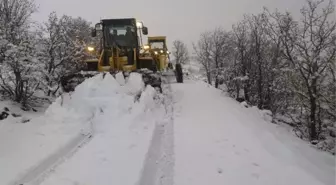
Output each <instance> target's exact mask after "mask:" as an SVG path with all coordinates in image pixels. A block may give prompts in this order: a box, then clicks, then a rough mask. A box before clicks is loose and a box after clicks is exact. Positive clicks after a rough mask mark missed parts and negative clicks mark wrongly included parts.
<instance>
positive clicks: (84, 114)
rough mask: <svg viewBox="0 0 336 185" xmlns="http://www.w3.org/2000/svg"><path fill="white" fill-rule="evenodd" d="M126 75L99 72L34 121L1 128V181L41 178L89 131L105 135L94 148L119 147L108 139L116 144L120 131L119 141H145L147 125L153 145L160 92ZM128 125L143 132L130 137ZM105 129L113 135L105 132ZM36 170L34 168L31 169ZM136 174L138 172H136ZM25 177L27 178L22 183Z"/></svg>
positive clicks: (140, 80) (134, 76) (54, 103)
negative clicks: (138, 97)
mask: <svg viewBox="0 0 336 185" xmlns="http://www.w3.org/2000/svg"><path fill="white" fill-rule="evenodd" d="M122 79H123V78H120V76H119V77H116V79H115V78H114V77H113V76H112V75H110V74H109V73H106V74H98V75H96V76H94V77H92V78H90V79H87V80H85V81H84V82H83V83H81V84H80V85H78V86H77V87H76V89H75V91H74V92H72V93H69V94H63V95H62V96H60V97H59V98H57V99H56V100H55V102H53V103H52V104H51V105H50V106H49V107H48V109H47V110H46V111H45V114H44V115H42V116H40V117H38V118H35V119H32V120H31V121H30V122H29V124H25V125H22V124H20V125H13V124H9V123H8V124H4V125H2V129H1V130H0V149H1V151H0V156H1V157H0V174H1V179H0V184H4V185H6V184H9V183H13V182H19V183H25V182H26V181H28V180H31V179H29V178H30V177H33V176H38V175H39V174H38V173H40V172H42V171H38V170H40V168H41V167H44V166H46V164H45V163H46V162H47V163H48V164H49V163H50V164H52V160H56V159H57V158H61V157H63V155H65V153H66V152H68V151H67V150H71V148H64V147H66V146H68V144H69V143H73V142H74V140H76V138H77V139H78V137H79V136H82V135H83V134H84V135H86V134H88V133H92V134H94V133H95V131H96V132H97V135H100V134H101V135H102V136H96V137H97V138H100V141H99V142H100V143H98V144H97V143H96V142H98V141H96V140H95V141H94V139H93V140H92V142H93V143H96V145H95V146H93V148H95V147H99V146H101V147H102V148H100V150H104V147H107V148H109V149H113V145H111V146H105V145H104V143H105V144H108V143H109V142H110V141H111V142H112V140H115V139H116V138H115V137H116V135H119V134H121V135H119V136H118V137H119V139H121V138H120V137H124V139H125V140H127V138H126V137H130V139H131V140H132V142H135V143H136V141H139V142H140V141H142V140H143V139H142V138H139V137H140V136H143V135H141V134H140V133H141V132H142V131H143V128H144V127H145V128H146V129H145V133H144V134H145V136H147V137H143V138H144V140H143V143H144V145H146V143H147V142H148V143H149V141H148V140H150V137H151V129H152V128H153V127H154V125H155V124H154V123H155V119H154V118H155V117H154V118H151V117H149V116H150V115H152V114H153V113H151V110H160V109H158V107H160V105H157V103H156V102H155V101H154V96H156V91H155V90H154V89H153V88H152V87H151V86H147V87H146V88H144V87H143V82H142V78H141V75H139V74H136V73H134V74H133V73H132V74H131V76H130V78H129V79H128V80H127V82H126V83H125V84H123V80H122ZM139 84H140V85H139ZM143 90H144V91H143ZM137 94H141V96H140V99H139V100H138V101H134V100H135V98H134V96H136V95H137ZM162 112H163V111H162ZM144 113H145V114H144ZM160 115H162V113H161V114H160V113H158V114H157V116H160ZM146 116H148V117H146ZM8 121H11V119H8ZM127 123H128V124H127ZM0 124H1V122H0ZM92 126H93V127H92ZM93 128H94V130H92V129H93ZM128 128H133V130H132V132H135V130H136V129H139V128H141V130H140V131H141V132H140V131H138V130H137V131H136V132H139V133H138V135H135V136H130V134H128V135H127V133H125V132H127V130H128ZM104 133H112V134H110V135H104ZM106 137H109V142H106V140H105V139H106ZM119 139H117V140H116V141H114V145H118V142H120V140H119ZM75 144H76V143H75ZM130 145H131V144H130ZM126 148H127V147H126ZM142 150H143V151H141V152H142V157H143V158H144V155H145V154H146V150H145V148H144V149H142ZM22 154H24V156H25V157H24V158H22ZM55 154H57V155H56V156H55ZM110 154H111V153H110ZM123 155H124V154H121V155H120V156H123ZM51 156H52V157H53V158H51ZM111 156H112V154H111ZM91 157H92V156H90V158H91ZM139 157H141V155H140V156H139ZM133 158H136V156H134V157H133ZM125 160H126V159H125ZM125 160H124V161H125ZM82 162H83V161H81V163H82ZM139 165H140V166H141V164H139ZM8 166H11V168H8ZM139 168H140V167H139ZM36 169H38V170H36ZM136 169H137V168H135V169H134V170H136ZM80 170H81V169H78V171H80ZM32 171H34V172H33V173H31V172H32ZM135 173H137V172H135V171H134V174H135ZM28 177H29V178H28ZM20 179H25V180H26V181H25V182H21V181H20ZM61 184H63V183H61Z"/></svg>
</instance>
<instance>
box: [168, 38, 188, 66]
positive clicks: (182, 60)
mask: <svg viewBox="0 0 336 185" xmlns="http://www.w3.org/2000/svg"><path fill="white" fill-rule="evenodd" d="M172 54H173V56H174V59H175V62H176V63H177V64H186V63H187V62H189V52H188V48H187V46H186V45H185V44H184V43H183V42H182V41H181V40H174V42H173V51H172Z"/></svg>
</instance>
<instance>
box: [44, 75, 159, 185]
mask: <svg viewBox="0 0 336 185" xmlns="http://www.w3.org/2000/svg"><path fill="white" fill-rule="evenodd" d="M101 77H102V76H96V77H95V79H101ZM118 81H120V79H119V80H118ZM121 81H122V80H121ZM92 82H94V83H91V82H90V81H86V84H83V85H82V86H79V87H78V88H77V89H76V90H75V92H74V94H72V96H74V97H75V96H76V98H72V99H71V100H68V101H67V105H70V104H71V106H69V107H71V108H73V107H76V108H77V111H79V112H80V113H81V114H82V113H83V114H88V115H86V116H87V118H89V117H90V114H92V113H94V115H93V116H92V117H91V118H90V119H91V121H92V123H93V125H94V133H95V134H94V136H93V139H92V140H91V141H90V142H89V143H88V144H87V145H85V146H84V147H83V148H82V149H80V150H79V151H78V152H77V153H76V154H75V155H73V156H72V157H71V158H70V159H68V160H67V161H66V162H65V163H63V164H62V165H60V166H59V167H58V168H56V169H55V172H54V173H51V174H49V175H48V177H47V178H46V179H45V180H44V181H43V182H42V184H43V185H54V184H55V185H56V184H63V185H72V184H100V185H105V184H106V185H107V184H129V185H131V184H135V183H136V182H137V181H138V179H140V177H141V170H142V167H143V165H144V161H145V159H146V155H147V151H148V148H149V146H150V143H151V139H152V135H153V131H154V128H155V126H156V123H157V122H159V121H160V120H161V119H162V118H163V116H164V114H165V111H164V108H163V106H162V104H161V105H160V103H158V102H159V101H160V100H159V99H156V97H157V96H156V90H155V89H154V88H153V87H151V86H147V87H146V88H144V87H143V85H142V83H141V82H142V80H141V76H140V75H138V74H136V73H132V74H131V76H130V77H129V78H128V80H126V84H125V85H122V86H121V85H120V84H119V83H115V82H116V80H114V79H113V77H112V76H110V75H108V74H107V75H106V76H105V78H104V79H102V80H93V81H92ZM85 87H86V88H85ZM87 87H90V88H87ZM76 92H77V93H80V95H79V94H76ZM138 92H141V96H140V98H139V99H137V98H135V96H137V94H138ZM77 104H78V106H77ZM83 104H87V105H88V107H86V108H82V107H81V106H80V105H83ZM63 106H64V105H63Z"/></svg>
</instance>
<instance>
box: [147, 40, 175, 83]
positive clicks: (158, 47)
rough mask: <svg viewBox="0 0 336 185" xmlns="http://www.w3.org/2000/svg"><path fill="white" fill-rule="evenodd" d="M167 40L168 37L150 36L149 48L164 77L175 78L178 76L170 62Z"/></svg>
mask: <svg viewBox="0 0 336 185" xmlns="http://www.w3.org/2000/svg"><path fill="white" fill-rule="evenodd" d="M166 39H167V38H166V36H149V37H148V44H147V48H148V50H149V51H150V53H151V55H152V56H153V58H154V60H155V61H156V64H157V67H158V69H159V71H160V72H161V74H162V76H165V77H168V78H175V77H176V75H177V74H176V72H175V70H174V68H173V65H172V63H171V62H170V57H169V55H170V52H169V51H168V48H167V42H166Z"/></svg>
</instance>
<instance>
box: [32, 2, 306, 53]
mask: <svg viewBox="0 0 336 185" xmlns="http://www.w3.org/2000/svg"><path fill="white" fill-rule="evenodd" d="M35 2H36V3H37V4H38V5H39V12H37V13H35V14H34V15H33V19H35V20H37V21H45V20H46V19H47V16H48V14H49V13H50V12H52V11H56V12H57V13H58V14H59V15H62V14H67V15H70V16H74V17H77V16H81V17H83V18H85V19H87V20H88V21H90V22H92V23H97V22H99V20H100V18H121V17H135V18H137V19H139V20H142V21H143V22H144V24H145V26H147V27H148V30H149V35H152V36H155V35H165V36H167V40H168V47H169V48H170V47H171V43H172V41H173V40H175V39H181V40H182V41H184V42H185V43H186V44H187V45H188V46H189V48H190V49H191V46H192V42H196V41H197V40H198V37H199V34H200V33H201V32H203V31H206V30H211V29H213V28H215V27H218V26H221V27H223V28H226V29H230V28H231V26H232V24H234V23H236V22H238V21H239V20H241V19H242V16H243V14H244V13H259V12H261V11H262V8H263V6H266V7H268V8H269V9H270V10H274V9H275V8H277V9H279V10H281V11H284V10H288V11H290V12H292V13H293V14H294V15H295V16H297V15H299V10H300V8H301V7H302V6H303V5H304V2H305V0H170V1H163V0H119V1H118V0H35ZM145 42H146V41H145Z"/></svg>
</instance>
